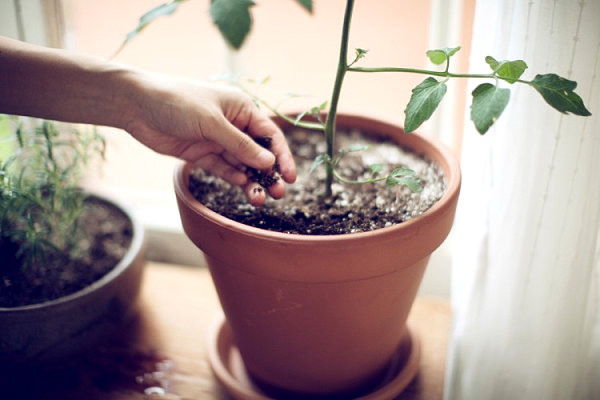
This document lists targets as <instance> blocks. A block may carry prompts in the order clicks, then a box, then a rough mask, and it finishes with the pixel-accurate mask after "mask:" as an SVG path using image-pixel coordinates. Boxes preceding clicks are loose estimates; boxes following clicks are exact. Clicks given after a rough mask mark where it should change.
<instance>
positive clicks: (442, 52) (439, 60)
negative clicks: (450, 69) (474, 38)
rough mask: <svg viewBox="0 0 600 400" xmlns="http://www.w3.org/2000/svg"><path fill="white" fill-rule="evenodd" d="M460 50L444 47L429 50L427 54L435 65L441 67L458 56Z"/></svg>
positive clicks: (458, 48)
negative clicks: (454, 56) (455, 55)
mask: <svg viewBox="0 0 600 400" xmlns="http://www.w3.org/2000/svg"><path fill="white" fill-rule="evenodd" d="M459 50H460V46H458V47H443V48H441V49H434V50H427V52H426V53H425V54H427V57H429V60H430V61H431V62H432V63H434V64H435V65H441V64H443V63H445V62H446V61H447V60H448V59H449V58H450V57H452V56H453V55H454V54H456V53H457V52H458V51H459Z"/></svg>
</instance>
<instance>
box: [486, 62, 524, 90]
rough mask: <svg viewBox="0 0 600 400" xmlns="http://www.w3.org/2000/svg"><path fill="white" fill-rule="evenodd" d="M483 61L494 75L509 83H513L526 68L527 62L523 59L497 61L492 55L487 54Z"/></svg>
mask: <svg viewBox="0 0 600 400" xmlns="http://www.w3.org/2000/svg"><path fill="white" fill-rule="evenodd" d="M485 62H486V63H487V64H488V65H489V66H490V68H491V69H492V71H494V74H495V75H497V76H498V77H500V78H502V79H504V80H505V81H507V82H509V83H515V82H516V81H517V79H519V78H520V77H521V75H523V72H525V70H526V69H527V63H526V62H525V61H523V60H515V61H497V60H496V59H494V57H492V56H487V57H486V58H485Z"/></svg>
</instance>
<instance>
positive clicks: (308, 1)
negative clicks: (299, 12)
mask: <svg viewBox="0 0 600 400" xmlns="http://www.w3.org/2000/svg"><path fill="white" fill-rule="evenodd" d="M296 2H297V3H298V4H300V5H301V6H302V7H303V8H304V9H305V10H306V11H308V12H309V13H311V14H312V11H313V2H312V0H296Z"/></svg>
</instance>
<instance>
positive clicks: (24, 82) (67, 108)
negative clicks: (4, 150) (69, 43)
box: [0, 37, 136, 128]
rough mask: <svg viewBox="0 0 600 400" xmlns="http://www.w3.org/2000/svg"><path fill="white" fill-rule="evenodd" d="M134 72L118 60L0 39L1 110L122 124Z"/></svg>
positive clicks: (129, 107) (127, 115)
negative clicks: (117, 61)
mask: <svg viewBox="0 0 600 400" xmlns="http://www.w3.org/2000/svg"><path fill="white" fill-rule="evenodd" d="M135 76H136V73H135V72H134V71H132V70H130V69H128V68H126V67H123V66H120V65H118V64H116V63H110V62H106V61H105V60H102V59H98V58H94V57H87V56H83V55H80V54H74V53H70V52H67V51H64V50H56V49H49V48H45V47H39V46H34V45H29V44H26V43H22V42H18V41H15V40H11V39H7V38H4V37H0V113H7V114H16V115H28V116H33V117H40V118H46V119H54V120H60V121H67V122H81V123H89V124H97V125H108V126H115V127H119V128H123V127H124V126H125V124H126V123H127V121H128V119H130V118H131V114H132V113H133V109H132V108H133V107H134V103H133V101H132V98H133V93H132V91H133V90H134V89H135V87H136V78H135Z"/></svg>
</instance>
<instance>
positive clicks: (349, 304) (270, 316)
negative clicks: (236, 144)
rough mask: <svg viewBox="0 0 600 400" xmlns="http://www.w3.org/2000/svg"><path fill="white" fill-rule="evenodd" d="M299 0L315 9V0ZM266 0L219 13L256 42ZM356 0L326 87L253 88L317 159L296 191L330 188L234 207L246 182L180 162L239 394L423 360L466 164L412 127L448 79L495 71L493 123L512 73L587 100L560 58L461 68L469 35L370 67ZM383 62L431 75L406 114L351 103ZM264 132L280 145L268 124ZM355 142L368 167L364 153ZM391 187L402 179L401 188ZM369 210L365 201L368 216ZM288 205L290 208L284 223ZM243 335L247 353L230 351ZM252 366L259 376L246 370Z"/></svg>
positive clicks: (555, 101) (401, 380)
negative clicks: (423, 332) (302, 96)
mask: <svg viewBox="0 0 600 400" xmlns="http://www.w3.org/2000/svg"><path fill="white" fill-rule="evenodd" d="M297 2H298V4H300V5H301V6H302V7H303V8H305V9H306V10H307V11H312V2H311V1H310V0H297ZM182 3H184V2H183V1H181V0H174V1H172V2H170V3H166V4H163V5H161V6H159V7H157V8H155V9H153V10H151V11H150V12H149V13H147V14H145V15H144V16H143V17H142V18H141V19H140V25H139V26H138V28H137V29H136V30H135V31H133V32H132V33H131V34H130V35H129V36H128V37H127V40H126V42H127V41H128V40H131V39H132V38H133V37H135V35H136V34H137V33H138V32H140V31H141V30H142V29H144V27H145V26H147V24H149V23H150V22H152V21H153V20H154V19H155V18H157V17H160V16H162V15H167V14H172V13H173V12H174V11H175V10H176V9H177V8H178V7H179V6H180V5H181V4H182ZM253 5H254V3H253V2H252V1H241V0H213V1H211V6H210V15H211V17H212V19H213V21H214V22H215V24H216V25H217V27H218V28H219V30H220V31H221V33H222V34H223V36H224V38H225V39H226V41H227V42H228V43H229V44H230V45H231V46H232V47H233V48H239V47H240V46H241V45H242V43H243V40H244V37H245V36H246V34H247V33H248V31H249V29H250V26H251V14H250V11H251V7H252V6H253ZM353 5H354V1H353V0H348V1H347V4H346V9H345V12H344V23H343V27H342V29H341V30H342V36H341V45H340V52H339V62H338V65H337V71H336V73H335V79H334V83H333V89H332V94H331V98H330V100H329V101H328V102H324V103H322V104H320V105H318V106H316V107H314V108H312V109H310V110H308V111H305V112H300V113H298V114H296V115H284V114H282V113H280V112H279V111H278V110H277V109H276V108H273V107H270V106H269V105H268V104H267V103H266V102H264V101H263V100H262V99H261V98H259V97H258V96H254V94H253V93H252V92H249V93H250V95H251V96H254V98H255V100H256V102H257V103H259V104H262V105H265V106H266V107H267V108H269V109H270V110H271V111H272V112H273V113H274V114H275V120H276V121H277V122H278V123H279V124H280V126H281V127H282V129H284V130H285V131H286V132H287V133H288V138H289V140H290V142H291V144H292V146H291V147H292V150H293V151H294V149H295V151H296V155H297V156H298V157H297V159H296V161H297V163H298V165H299V170H300V171H302V169H303V168H304V169H305V170H306V171H305V172H306V174H305V175H306V176H308V177H309V178H308V179H306V180H300V183H297V184H296V186H300V187H299V188H298V189H297V191H296V190H295V189H294V188H292V190H291V191H290V192H291V193H290V194H293V193H295V192H299V193H305V192H308V191H311V190H313V189H312V188H310V189H309V186H307V185H308V184H311V183H314V182H318V183H319V184H320V188H321V189H320V190H319V191H318V193H317V194H314V195H312V196H309V197H308V198H307V200H306V202H305V203H304V204H300V205H296V206H293V207H292V206H289V203H290V201H289V198H288V199H284V200H282V201H278V202H273V203H270V204H267V205H265V206H263V207H261V208H253V207H251V206H248V205H245V204H244V205H240V206H237V207H236V206H232V207H234V208H236V210H237V212H235V213H231V214H229V213H227V211H226V210H220V209H218V208H217V207H218V206H219V204H223V203H224V202H225V201H228V200H230V199H233V198H236V197H237V196H236V190H237V189H236V188H230V187H227V185H224V184H222V183H221V182H219V181H215V180H213V179H212V178H210V177H207V176H206V175H205V174H203V173H202V172H201V171H196V170H195V169H194V167H193V165H191V164H181V165H180V166H179V167H178V168H177V169H176V171H175V176H174V183H175V192H176V195H177V200H178V204H179V210H180V214H181V219H182V223H183V227H184V230H185V232H186V234H187V235H188V236H189V237H190V239H191V240H192V241H193V242H194V243H195V244H196V245H197V246H198V247H199V248H200V249H201V250H202V251H203V252H204V254H205V257H206V260H207V262H208V266H209V268H210V272H211V275H212V277H213V280H214V283H215V287H216V289H217V292H218V294H219V298H220V301H221V304H222V306H223V310H224V313H225V317H226V322H224V323H221V324H219V325H217V327H216V328H215V335H214V336H213V337H212V341H211V343H210V361H211V365H212V366H213V369H214V371H215V373H216V375H217V377H218V378H219V380H220V381H221V382H222V383H223V384H224V385H225V386H226V387H227V389H228V390H229V392H230V393H231V394H232V395H234V396H235V397H238V398H257V397H258V398H263V397H260V396H273V397H275V398H311V397H331V396H333V397H336V398H338V397H342V398H346V397H347V398H356V397H361V396H364V397H365V398H393V397H394V396H395V395H397V394H398V393H399V392H400V391H402V390H403V388H404V387H405V386H406V384H407V383H408V382H409V381H410V379H411V378H412V377H413V376H414V375H415V373H416V371H417V369H418V351H419V350H418V338H417V337H415V335H414V333H413V332H412V331H411V329H410V328H409V327H407V326H406V318H407V315H408V312H409V310H410V307H411V304H412V302H413V300H414V297H415V295H416V291H417V288H418V286H419V283H420V280H421V277H422V275H423V272H424V270H425V267H426V264H427V261H428V258H429V255H430V254H431V252H432V251H433V250H434V249H435V248H437V247H438V246H439V245H440V244H441V243H442V242H443V240H444V239H445V237H446V236H447V234H448V233H449V231H450V228H451V225H452V221H453V217H454V211H455V207H456V203H457V200H458V194H459V189H460V169H459V166H458V162H457V160H456V159H455V157H454V156H453V155H452V153H451V152H450V151H448V150H447V149H445V148H444V147H443V146H440V145H439V144H437V143H435V142H434V141H432V140H431V139H427V138H425V137H423V136H420V135H418V134H411V135H407V133H411V132H413V131H415V130H416V129H417V128H418V127H419V126H420V125H421V124H422V123H423V122H424V121H425V120H427V119H428V118H429V117H430V116H431V115H432V113H433V112H434V111H435V109H436V108H437V106H438V105H439V104H440V102H441V100H442V98H443V97H444V94H445V92H446V81H447V80H448V79H451V78H471V79H483V80H484V83H482V84H481V85H479V86H478V87H477V89H475V91H474V92H473V103H472V106H471V117H472V120H473V122H474V123H475V125H476V127H477V129H478V131H479V132H480V133H481V134H484V133H485V132H486V131H487V130H488V129H489V127H490V126H491V125H492V124H493V123H494V121H495V120H496V119H497V118H498V117H500V115H501V113H502V111H503V109H504V107H505V106H506V104H507V102H508V101H509V97H510V90H509V89H508V88H506V87H504V85H505V84H525V85H529V86H531V87H533V88H534V89H535V90H537V91H538V92H539V93H540V94H541V95H542V96H543V98H544V100H546V102H548V103H549V104H550V105H551V106H552V107H554V108H555V109H557V110H558V111H560V112H564V113H573V114H577V115H589V112H588V110H587V109H586V108H585V106H584V104H583V102H582V101H581V98H579V96H578V95H577V94H575V93H574V89H575V87H576V83H575V82H573V81H569V80H567V79H564V78H561V77H560V76H558V75H556V74H545V75H537V76H535V78H534V79H533V80H524V79H522V75H523V73H524V72H525V70H526V68H527V64H526V63H525V62H524V61H522V60H515V61H498V60H496V59H495V58H493V57H488V58H487V59H486V61H487V63H488V65H489V66H490V70H489V71H488V72H485V73H481V74H462V73H454V72H451V70H450V64H451V60H452V57H453V56H454V55H455V54H456V52H458V51H459V50H460V48H459V47H454V48H442V49H434V50H430V51H428V52H427V55H428V57H429V58H430V60H431V61H432V62H433V63H435V64H438V65H441V66H442V69H441V70H421V69H414V68H396V67H382V68H379V67H376V68H372V67H361V66H359V65H360V63H361V60H362V59H363V58H365V56H366V55H367V51H366V50H364V49H360V48H359V49H356V50H355V52H354V53H353V54H349V51H348V47H349V46H348V37H349V32H350V23H351V19H352V10H353ZM377 72H382V73H384V72H385V73H395V72H398V73H416V74H423V75H426V78H425V79H424V80H423V81H422V82H421V83H420V84H419V85H418V86H417V87H415V88H414V89H413V92H412V96H411V99H410V101H409V103H408V105H407V106H406V109H405V125H404V128H401V127H398V126H394V125H391V124H387V123H384V122H381V121H374V120H372V119H368V118H363V117H360V116H355V115H345V114H341V113H338V107H337V106H338V100H339V98H340V93H341V89H342V84H343V81H344V77H345V75H346V74H348V73H377ZM242 89H244V90H246V89H245V87H242ZM353 131H359V132H360V135H362V136H361V138H359V139H355V138H354V136H353V135H354V133H353ZM315 132H316V133H315ZM348 137H350V138H351V139H350V141H349V142H348V140H346V139H345V138H348ZM369 137H370V138H369ZM355 140H358V142H359V143H354V141H355ZM257 141H259V142H260V143H261V144H263V145H264V146H267V147H268V145H269V140H268V138H258V140H257ZM295 142H298V143H300V142H311V143H312V145H311V146H312V148H313V150H312V151H311V150H307V149H306V147H302V146H301V145H300V144H298V147H295V146H294V143H295ZM341 143H349V144H341ZM309 148H310V146H309ZM369 148H376V149H383V150H381V151H379V150H377V151H376V152H375V153H376V155H379V156H381V153H385V152H387V151H388V150H390V149H392V148H394V149H395V148H402V149H405V150H407V151H408V153H411V154H413V155H418V156H419V157H418V158H420V159H422V160H427V161H429V162H431V164H432V165H433V166H434V167H433V169H434V170H437V171H439V172H440V174H441V176H442V179H441V180H438V179H436V178H435V176H436V174H435V173H432V174H429V173H425V172H423V171H425V170H426V169H422V168H421V167H418V166H417V167H415V166H414V165H413V164H412V163H407V162H406V161H398V160H406V158H403V157H400V158H399V159H394V160H392V161H390V160H384V161H381V159H377V158H376V159H375V160H374V161H373V160H372V157H371V156H372V154H371V153H369V151H370V150H369ZM355 158H358V159H359V160H360V161H359V165H361V166H360V167H356V166H355V164H354V163H353V160H354V159H355ZM303 159H305V160H306V162H304V161H303ZM361 163H362V164H361ZM390 164H391V165H390ZM302 165H306V167H303V166H302ZM416 165H418V164H416ZM248 173H249V175H250V176H251V177H252V178H253V179H256V180H257V181H258V182H259V183H261V185H263V186H264V187H267V186H268V185H270V184H272V182H273V181H274V180H277V179H278V173H277V165H275V166H274V167H273V169H272V170H271V171H252V170H249V171H248ZM299 175H301V176H302V175H303V174H302V172H300V174H299ZM440 181H441V182H442V184H441V186H442V188H443V190H442V191H441V192H439V195H434V194H432V192H436V191H432V190H431V187H432V185H433V186H436V185H437V184H438V183H439V182H440ZM438 186H440V185H438ZM367 188H375V189H367ZM368 190H374V192H375V196H374V197H373V198H372V202H371V203H358V204H359V205H358V206H356V204H357V202H356V199H358V198H362V197H363V195H362V193H363V192H366V191H368ZM383 193H393V196H392V200H389V199H387V198H386V197H385V196H383ZM288 197H289V194H288ZM431 197H433V198H434V200H433V202H431V203H429V204H428V205H427V206H426V207H424V208H426V210H424V211H423V212H422V213H416V214H415V215H413V213H412V212H408V211H407V208H406V207H410V206H409V205H414V203H419V202H420V201H421V200H423V198H431ZM199 199H201V200H199ZM419 204H420V203H419ZM315 205H316V207H313V206H315ZM353 205H354V207H353ZM417 208H419V207H417ZM215 210H218V212H217V211H215ZM315 210H316V211H315ZM382 210H387V212H384V214H388V217H389V218H390V219H384V220H383V221H384V222H383V224H382V225H378V224H377V223H372V222H373V220H374V219H376V218H375V217H373V214H369V213H368V212H367V211H375V212H377V213H380V212H381V211H382ZM356 215H361V217H360V218H359V219H358V220H357V219H356V218H355V216H356ZM399 215H401V216H402V215H404V216H405V217H406V218H404V219H403V220H402V222H400V221H398V220H397V219H394V218H397V217H398V216H399ZM333 216H336V218H337V216H341V217H340V219H341V220H346V221H347V222H348V224H349V227H348V228H347V229H346V230H334V231H331V230H328V229H329V228H330V227H331V226H337V225H338V223H337V221H338V219H334V218H333ZM377 218H379V217H377ZM274 219H275V220H277V222H276V223H272V221H273V220H274ZM307 220H311V221H313V220H318V221H319V222H318V223H317V225H311V226H310V227H309V228H306V229H304V228H303V229H304V230H298V229H297V224H296V222H297V221H300V222H302V223H304V222H306V221H307ZM365 221H366V222H367V223H366V224H364V225H361V222H365ZM237 350H239V352H240V353H241V357H242V360H243V364H241V365H237V364H236V365H234V364H235V362H234V361H232V359H234V358H235V354H236V351H237ZM240 368H241V369H243V370H244V371H247V372H248V374H249V376H250V377H251V380H247V379H244V376H243V374H241V375H240V373H239V371H240Z"/></svg>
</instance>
